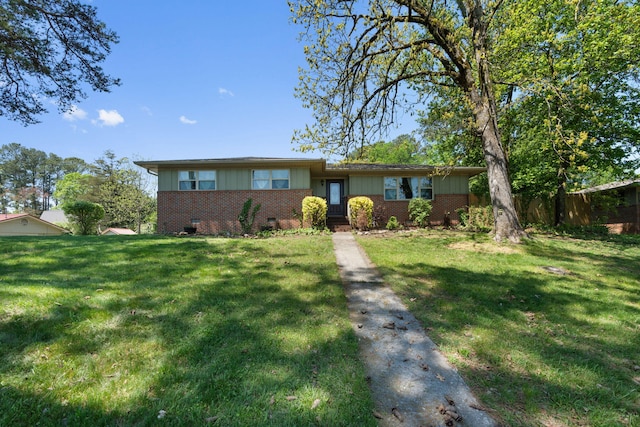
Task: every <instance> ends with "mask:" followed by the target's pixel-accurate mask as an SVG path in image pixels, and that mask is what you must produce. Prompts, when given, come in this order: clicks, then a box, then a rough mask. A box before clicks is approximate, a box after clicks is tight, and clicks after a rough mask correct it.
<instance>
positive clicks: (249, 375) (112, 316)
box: [0, 236, 375, 426]
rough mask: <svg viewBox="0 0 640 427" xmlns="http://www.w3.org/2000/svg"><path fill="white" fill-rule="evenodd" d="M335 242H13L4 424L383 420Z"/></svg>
mask: <svg viewBox="0 0 640 427" xmlns="http://www.w3.org/2000/svg"><path fill="white" fill-rule="evenodd" d="M372 409H373V406H372V401H371V398H370V395H369V391H368V388H367V384H366V378H365V374H364V370H363V366H362V364H361V363H360V361H359V360H358V359H357V341H356V339H355V335H354V333H353V331H352V329H351V326H350V323H349V318H348V313H347V308H346V301H345V297H344V293H343V290H342V284H341V282H340V279H339V275H338V272H337V267H336V265H335V258H334V256H333V247H332V244H331V239H330V237H329V236H314V237H305V238H296V237H287V238H276V239H268V240H254V239H213V238H211V239H209V238H174V237H159V236H126V237H123V236H113V237H111V236H110V237H104V236H92V237H79V236H64V237H47V238H3V239H0V425H3V426H31V425H42V426H49V425H50V426H62V425H69V426H100V425H109V426H116V425H127V426H129V425H140V426H143V425H154V426H155V425H171V426H179V425H185V426H192V425H216V426H248V425H254V426H255V425H273V426H301V425H332V426H333V425H336V426H338V425H344V426H352V425H358V426H359V425H375V419H374V418H373V417H372V416H371V413H372Z"/></svg>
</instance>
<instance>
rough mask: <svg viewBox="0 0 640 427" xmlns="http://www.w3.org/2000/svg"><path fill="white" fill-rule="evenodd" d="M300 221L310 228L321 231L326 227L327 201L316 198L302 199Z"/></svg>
mask: <svg viewBox="0 0 640 427" xmlns="http://www.w3.org/2000/svg"><path fill="white" fill-rule="evenodd" d="M302 220H303V222H304V223H305V224H311V227H312V228H315V229H319V230H322V229H324V228H326V226H327V201H326V200H325V199H323V198H321V197H317V196H307V197H305V198H304V199H302Z"/></svg>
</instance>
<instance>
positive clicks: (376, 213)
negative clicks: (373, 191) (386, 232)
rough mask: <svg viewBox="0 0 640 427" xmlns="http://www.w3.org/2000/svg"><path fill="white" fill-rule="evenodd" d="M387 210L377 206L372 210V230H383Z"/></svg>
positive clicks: (382, 206)
mask: <svg viewBox="0 0 640 427" xmlns="http://www.w3.org/2000/svg"><path fill="white" fill-rule="evenodd" d="M387 215H388V214H387V208H386V207H385V206H384V205H377V206H374V208H373V228H383V227H384V225H385V224H386V222H387Z"/></svg>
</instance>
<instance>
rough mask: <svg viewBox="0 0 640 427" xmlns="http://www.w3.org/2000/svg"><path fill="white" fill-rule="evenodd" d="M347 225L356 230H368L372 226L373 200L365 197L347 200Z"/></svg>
mask: <svg viewBox="0 0 640 427" xmlns="http://www.w3.org/2000/svg"><path fill="white" fill-rule="evenodd" d="M349 223H351V227H353V228H357V229H358V230H368V229H369V228H371V227H372V226H373V200H371V199H370V198H368V197H366V196H359V197H353V198H351V199H349Z"/></svg>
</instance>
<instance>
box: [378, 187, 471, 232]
mask: <svg viewBox="0 0 640 427" xmlns="http://www.w3.org/2000/svg"><path fill="white" fill-rule="evenodd" d="M367 197H369V198H370V199H371V200H373V209H374V212H380V213H381V216H382V217H383V218H382V220H383V222H384V223H383V224H382V226H384V225H385V224H386V221H387V220H388V219H389V218H390V217H391V216H395V217H396V218H397V219H398V222H400V224H404V223H407V222H408V221H409V201H408V200H398V201H395V200H394V201H388V200H384V196H367ZM432 203H433V210H432V211H431V217H430V222H431V225H442V224H443V223H444V222H445V213H448V214H449V219H450V220H451V222H452V224H457V223H458V222H459V220H460V218H458V214H457V213H456V209H460V208H464V207H467V206H469V195H468V194H436V195H435V197H434V199H433V200H432Z"/></svg>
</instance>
